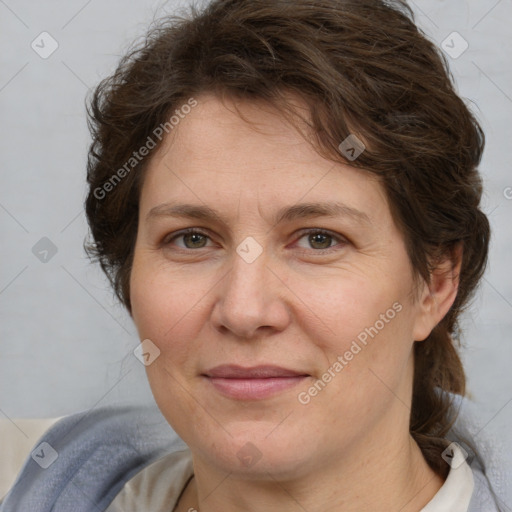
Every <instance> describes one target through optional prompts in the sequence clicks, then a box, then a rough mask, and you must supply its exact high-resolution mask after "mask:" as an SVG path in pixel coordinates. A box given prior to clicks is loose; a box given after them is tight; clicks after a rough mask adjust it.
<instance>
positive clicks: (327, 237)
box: [297, 229, 347, 252]
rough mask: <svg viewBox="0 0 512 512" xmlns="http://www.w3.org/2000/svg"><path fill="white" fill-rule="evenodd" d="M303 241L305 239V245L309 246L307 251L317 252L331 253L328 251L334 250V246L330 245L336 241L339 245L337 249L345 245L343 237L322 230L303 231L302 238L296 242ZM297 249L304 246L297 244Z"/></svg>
mask: <svg viewBox="0 0 512 512" xmlns="http://www.w3.org/2000/svg"><path fill="white" fill-rule="evenodd" d="M303 239H306V243H307V244H308V245H309V247H306V248H307V249H311V248H313V249H314V250H315V251H318V252H319V251H323V252H331V251H330V249H335V250H336V245H332V243H333V242H336V241H337V242H339V244H338V245H340V247H339V248H338V249H341V248H342V247H343V246H344V245H345V244H346V243H347V241H346V240H345V239H344V238H343V237H341V236H339V235H335V234H334V233H331V232H329V231H325V230H323V229H309V230H307V231H305V232H304V231H303V232H302V236H301V237H300V238H299V239H298V242H299V241H300V240H303ZM298 242H297V243H298ZM299 247H304V246H301V245H300V244H299Z"/></svg>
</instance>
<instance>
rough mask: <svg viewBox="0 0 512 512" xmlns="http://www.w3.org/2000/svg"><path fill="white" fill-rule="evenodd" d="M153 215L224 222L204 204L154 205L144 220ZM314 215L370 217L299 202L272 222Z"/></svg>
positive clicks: (363, 220)
mask: <svg viewBox="0 0 512 512" xmlns="http://www.w3.org/2000/svg"><path fill="white" fill-rule="evenodd" d="M155 217H183V218H189V219H198V220H211V221H216V222H218V223H220V224H226V222H225V220H224V219H223V217H222V216H221V215H220V214H219V213H218V212H217V211H216V210H214V209H212V208H210V207H208V206H205V205H194V204H187V203H178V204H174V203H164V204H161V205H158V206H155V207H154V208H152V209H151V210H150V211H149V212H148V214H147V216H146V221H149V220H150V219H152V218H155ZM315 217H349V218H352V219H354V220H355V221H357V222H359V223H361V224H371V221H370V218H369V217H368V215H367V214H366V213H365V212H362V211H360V210H357V209H356V208H353V207H351V206H348V205H346V204H343V203H339V202H327V203H300V204H295V205H293V206H285V207H283V208H281V209H280V210H278V211H277V213H276V214H275V215H274V217H273V223H274V224H280V223H282V222H291V221H293V220H296V219H305V218H315Z"/></svg>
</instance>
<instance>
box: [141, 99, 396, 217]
mask: <svg viewBox="0 0 512 512" xmlns="http://www.w3.org/2000/svg"><path fill="white" fill-rule="evenodd" d="M196 100H197V106H196V107H194V109H192V111H191V112H190V113H189V114H187V115H185V116H183V118H182V119H181V120H180V122H179V124H178V125H177V126H176V127H175V128H174V129H173V130H172V131H171V132H170V133H169V135H168V136H166V138H165V139H164V141H163V144H162V146H161V147H160V148H159V150H158V151H157V152H156V154H155V155H153V157H152V159H151V161H150V163H149V166H148V169H147V171H146V176H145V180H144V181H145V182H144V186H143V194H142V198H141V200H142V202H143V203H144V204H143V205H142V206H144V209H146V210H147V209H149V208H152V207H154V206H155V204H156V203H158V202H161V203H164V202H167V201H169V200H173V201H174V200H176V199H184V196H186V197H187V202H191V201H195V202H196V203H197V202H200V203H203V204H208V203H211V202H215V203H217V204H219V203H220V204H221V206H226V207H227V206H228V202H229V201H227V200H228V199H230V200H233V199H234V204H235V205H236V204H238V208H240V206H241V205H243V206H247V207H249V206H250V205H251V204H255V203H256V202H258V201H259V202H260V204H259V207H261V206H262V204H263V206H264V207H267V206H270V205H271V204H272V205H273V206H275V209H276V210H277V209H279V208H280V207H282V206H283V204H284V203H286V204H290V203H295V202H299V201H300V200H305V201H307V202H316V203H317V202H321V201H326V202H333V201H338V200H343V202H344V203H346V204H347V205H348V206H351V207H353V208H357V209H361V208H362V206H363V204H361V203H366V204H365V205H364V206H365V209H366V210H367V214H368V215H369V216H375V217H378V216H379V215H382V214H383V213H384V212H383V211H382V210H383V208H384V209H386V206H387V201H386V199H385V195H384V192H383V188H382V186H381V184H380V182H379V180H378V178H377V177H376V176H375V175H373V174H371V173H369V172H367V171H364V170H361V169H356V168H354V167H351V166H349V165H347V164H344V163H341V162H339V163H336V162H333V161H332V160H328V159H326V158H324V157H323V156H321V155H319V153H318V152H317V151H316V149H315V148H314V147H313V146H312V145H311V144H310V143H309V142H307V141H306V140H305V139H304V137H303V135H302V134H301V133H299V131H298V130H297V128H296V127H295V126H293V125H291V124H290V123H289V122H288V121H287V120H286V119H285V118H284V116H283V115H282V114H281V113H280V112H278V111H276V110H273V109H272V107H271V106H269V105H268V104H265V103H263V102H252V101H240V100H238V101H237V100H229V99H227V100H224V101H221V100H220V99H219V98H217V97H216V96H213V95H207V96H199V97H197V98H196ZM295 105H296V106H297V108H298V109H300V113H301V115H303V116H305V115H306V106H305V105H304V104H301V103H300V101H299V100H296V102H295V103H294V106H295ZM244 119H245V120H244ZM301 128H302V127H301ZM169 196H170V197H169ZM265 201H267V202H266V203H265ZM358 203H359V204H358ZM368 210H369V211H368Z"/></svg>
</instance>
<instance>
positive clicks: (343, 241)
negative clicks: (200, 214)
mask: <svg viewBox="0 0 512 512" xmlns="http://www.w3.org/2000/svg"><path fill="white" fill-rule="evenodd" d="M189 234H196V235H201V236H204V237H207V238H209V239H210V240H211V237H210V236H209V235H208V233H206V232H204V231H202V230H201V229H199V228H187V229H184V230H182V231H179V232H178V233H175V234H173V235H172V236H171V237H169V236H167V237H165V238H164V240H163V242H162V245H164V246H167V245H170V244H171V242H173V241H174V240H176V239H178V238H181V237H183V236H185V235H189ZM312 234H315V235H326V236H329V237H331V238H332V239H333V241H337V242H338V245H334V246H332V247H327V248H326V249H310V251H313V252H315V253H320V254H329V253H331V252H333V251H334V250H340V247H338V246H339V245H341V246H344V245H346V244H347V243H348V241H347V239H346V238H345V237H342V236H341V235H338V234H336V233H333V232H331V231H328V230H325V229H320V228H308V229H304V230H301V231H299V235H300V236H299V238H297V241H298V240H300V239H301V238H303V237H305V236H307V235H312ZM205 248H206V247H199V248H198V249H189V248H183V247H178V249H179V250H181V251H186V252H188V251H194V250H199V249H205Z"/></svg>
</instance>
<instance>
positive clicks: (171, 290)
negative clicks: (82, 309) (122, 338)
mask: <svg viewBox="0 0 512 512" xmlns="http://www.w3.org/2000/svg"><path fill="white" fill-rule="evenodd" d="M172 276H173V273H171V272H168V271H166V270H165V269H158V268H152V266H151V265H143V264H137V262H136V261H135V262H134V266H133V270H132V276H131V281H130V294H131V302H132V315H133V320H134V322H135V325H136V326H137V330H138V333H139V337H140V339H141V340H143V339H150V340H151V341H152V342H153V343H154V344H155V345H157V347H158V348H159V349H160V352H161V356H162V360H165V361H167V362H174V364H178V363H183V362H184V361H185V360H186V359H187V357H186V356H187V354H188V353H189V352H190V351H191V350H193V349H194V339H196V338H197V334H198V332H199V330H200V328H201V323H202V321H201V320H200V319H199V318H198V315H199V314H200V313H199V311H200V307H199V306H200V304H198V303H200V298H201V297H202V296H203V297H204V294H205V293H206V291H205V290H202V287H201V286H200V283H198V282H197V281H196V280H192V281H190V284H189V285H187V286H184V284H183V282H181V281H180V280H177V279H176V277H175V278H174V279H173V277H172ZM169 359H170V361H168V360H169ZM148 371H150V367H148Z"/></svg>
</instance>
